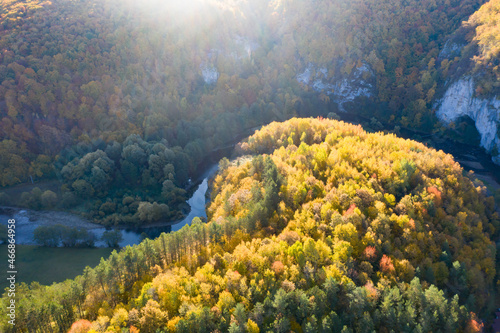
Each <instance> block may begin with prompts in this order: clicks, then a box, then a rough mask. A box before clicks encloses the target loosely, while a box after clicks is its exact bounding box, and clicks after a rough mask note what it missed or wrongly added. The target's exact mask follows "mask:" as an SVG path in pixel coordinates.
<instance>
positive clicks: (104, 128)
mask: <svg viewBox="0 0 500 333" xmlns="http://www.w3.org/2000/svg"><path fill="white" fill-rule="evenodd" d="M483 3H484V1H481V0H465V1H449V0H436V1H435V0H432V1H430V0H429V1H413V0H412V1H403V0H395V1H390V2H388V1H376V0H356V1H343V0H336V1H291V0H287V1H285V0H273V1H215V0H197V1H189V2H188V3H179V2H178V1H155V0H148V1H144V2H141V3H138V2H136V1H118V0H105V1H95V0H86V1H72V0H54V1H44V2H42V1H17V0H5V1H3V2H2V8H1V11H0V50H1V55H0V81H1V85H0V118H1V119H0V128H1V130H0V140H1V141H0V170H2V173H0V185H1V186H2V187H6V186H11V185H15V184H19V183H25V182H28V181H30V179H31V178H30V176H31V177H32V178H33V179H34V180H35V181H39V180H42V179H54V178H56V177H57V178H58V179H60V180H61V181H62V182H64V185H63V186H62V187H61V189H60V191H59V192H58V193H56V194H55V195H56V196H57V201H56V202H58V204H57V207H56V208H60V209H78V210H80V211H85V212H88V214H87V215H88V217H89V218H91V219H94V220H96V221H99V222H101V223H104V224H119V223H125V224H143V223H149V222H153V221H157V220H159V219H160V216H162V217H163V218H165V219H175V218H177V217H179V216H180V211H181V210H182V207H183V206H182V203H183V202H184V200H185V193H184V188H185V186H186V184H187V181H188V178H189V177H190V176H192V175H193V174H194V172H195V170H196V166H197V165H198V163H199V162H200V161H202V160H203V158H204V157H206V156H207V154H209V153H210V151H212V150H213V149H215V148H218V147H220V146H224V145H226V144H228V143H229V142H231V141H232V140H234V138H236V137H238V135H239V134H240V133H241V132H242V131H244V130H245V129H248V128H252V127H255V126H258V125H262V124H266V123H269V122H271V121H273V120H279V121H283V120H286V119H289V118H291V117H293V116H297V115H299V116H310V115H313V116H318V115H324V116H326V115H327V114H328V113H329V112H331V111H334V112H338V111H342V110H344V111H348V112H355V113H359V114H362V115H365V116H368V117H370V118H371V117H376V118H377V119H379V120H380V121H383V122H384V123H387V124H390V125H398V124H399V125H400V126H411V127H412V128H414V129H419V130H422V131H426V132H431V131H433V130H435V128H437V127H439V126H440V125H439V124H438V123H437V119H436V117H435V115H434V112H433V110H432V103H433V101H434V96H435V94H436V91H437V90H439V86H440V85H441V84H443V83H444V82H445V81H446V79H447V75H448V71H449V70H452V71H454V70H455V69H456V68H457V67H459V66H460V61H459V60H460V58H459V57H457V58H456V59H444V60H443V59H441V58H440V57H439V54H440V52H441V51H442V50H443V49H444V48H445V44H446V41H447V40H448V38H449V36H450V35H451V34H452V33H453V32H454V31H456V29H457V28H459V27H460V26H461V24H462V21H465V20H467V19H468V18H469V16H470V15H471V14H473V13H474V11H475V10H477V9H478V8H479V6H480V5H481V4H483ZM43 192H44V191H41V190H38V189H35V190H33V191H31V192H26V193H25V195H24V197H23V198H21V199H20V200H18V201H17V202H14V203H13V202H12V201H11V200H12V198H9V197H8V196H7V195H0V201H1V203H3V204H9V203H10V204H16V205H23V206H26V207H31V208H36V209H39V208H53V207H44V206H45V205H44V202H43V200H42V199H41V196H42V195H43V194H44V193H43ZM53 195H54V193H53V192H52V193H47V194H46V196H52V197H53ZM140 207H142V209H139V208H140Z"/></svg>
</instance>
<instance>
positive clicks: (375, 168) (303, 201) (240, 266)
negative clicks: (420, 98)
mask: <svg viewBox="0 0 500 333" xmlns="http://www.w3.org/2000/svg"><path fill="white" fill-rule="evenodd" d="M238 147H239V148H238V149H239V152H240V157H239V158H238V159H236V160H234V161H228V160H222V161H221V163H220V168H221V170H220V172H219V174H218V175H217V176H216V177H215V179H214V181H213V184H212V186H213V190H212V194H211V195H212V200H211V203H210V207H209V209H208V211H209V221H208V223H206V224H205V223H202V222H201V221H200V220H199V219H195V220H194V221H193V223H192V225H191V226H186V227H184V228H183V229H182V230H180V231H178V232H174V233H170V234H162V235H161V236H160V237H159V238H158V239H156V240H145V241H143V242H142V243H141V244H140V245H137V246H134V247H127V248H126V249H124V250H122V251H120V252H113V254H112V255H111V256H110V258H108V259H107V260H104V259H103V260H102V261H101V263H100V264H99V265H98V266H97V267H96V268H93V269H92V268H87V269H86V270H85V271H84V273H83V275H81V276H78V277H77V278H75V279H74V280H72V281H70V280H68V281H66V282H64V283H60V284H54V285H53V286H40V285H39V284H37V283H33V284H32V285H31V286H27V285H21V286H20V288H19V290H18V295H19V299H18V301H17V303H16V304H17V310H16V311H17V313H16V315H17V318H16V323H17V325H16V331H17V332H31V331H33V330H37V331H40V332H52V331H60V332H65V331H66V330H67V329H69V328H70V327H71V329H70V332H73V333H74V332H105V331H106V332H124V331H130V332H138V331H140V332H145V333H146V332H158V330H160V331H161V332H194V331H197V332H213V331H222V332H224V331H229V332H244V331H248V332H289V331H291V330H292V331H294V332H331V331H335V332H340V331H342V332H372V331H373V330H377V331H381V332H389V331H391V330H392V331H408V332H410V331H416V332H429V331H435V332H453V331H462V332H479V331H480V329H481V327H482V324H481V322H480V320H479V319H478V318H477V317H476V316H481V318H485V316H488V315H489V314H490V311H491V310H492V307H493V306H494V305H495V304H494V300H495V299H498V292H499V291H500V290H499V285H498V273H497V272H498V271H499V269H500V267H498V260H495V258H496V255H497V254H496V250H497V249H496V247H495V243H494V242H492V239H498V230H500V223H499V222H500V221H499V218H498V214H497V213H496V212H495V209H494V202H493V198H491V197H486V196H485V192H484V188H482V187H481V186H477V185H475V184H474V183H473V181H472V180H471V179H470V178H469V177H468V175H466V174H464V172H463V170H462V168H461V167H460V166H459V164H458V163H456V162H455V161H454V160H453V158H452V157H451V156H450V155H447V154H444V153H443V152H442V151H440V152H436V151H435V150H432V149H429V148H427V147H426V146H425V145H423V144H421V143H417V142H414V141H410V140H403V139H400V138H397V137H395V136H394V135H383V134H381V133H375V134H369V133H366V132H365V131H363V130H362V128H361V127H360V126H354V125H350V124H346V123H343V122H338V121H334V120H326V119H321V118H318V119H296V118H294V119H291V120H289V121H287V122H284V123H272V124H270V125H268V126H266V127H264V128H263V129H262V130H260V131H258V132H257V133H256V134H255V135H253V136H251V137H250V138H249V139H248V140H246V141H245V142H243V143H241V144H240V145H239V146H238ZM495 265H497V267H496V266H495ZM7 301H8V299H7V298H6V297H4V298H3V299H2V304H3V305H2V306H1V307H0V318H1V319H0V320H1V323H2V325H3V326H2V327H3V330H4V331H6V332H10V331H12V327H11V326H9V325H8V324H7V323H6V320H7V316H6V315H5V313H4V311H6V310H5V309H6V308H7V307H6V303H5V302H7Z"/></svg>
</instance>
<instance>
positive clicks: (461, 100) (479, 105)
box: [435, 0, 500, 164]
mask: <svg viewBox="0 0 500 333" xmlns="http://www.w3.org/2000/svg"><path fill="white" fill-rule="evenodd" d="M499 16H500V1H497V0H491V1H489V2H488V3H486V4H484V5H483V6H482V7H481V8H480V9H479V10H478V11H477V12H475V13H474V14H473V15H472V16H471V17H470V18H469V20H468V21H466V22H464V25H463V27H461V28H460V29H459V30H458V31H457V32H456V33H455V36H454V37H453V38H452V39H450V40H449V42H448V47H447V48H446V49H445V50H444V52H442V53H441V55H440V58H441V60H442V61H443V62H444V63H445V66H444V67H446V71H447V72H448V67H449V64H448V60H450V59H455V63H456V64H458V66H454V68H453V66H452V68H450V70H449V74H450V76H451V79H450V80H449V81H448V83H447V85H446V91H445V92H444V95H443V96H442V97H441V98H440V99H438V101H437V103H436V105H435V107H436V108H437V112H436V114H437V116H438V118H439V119H440V120H442V121H443V122H444V123H446V124H448V125H450V123H451V122H453V121H456V120H457V119H459V118H460V117H462V116H468V117H470V118H471V119H472V120H473V121H474V122H475V125H476V128H477V130H478V132H479V133H480V135H481V146H482V147H484V148H485V149H486V150H487V151H488V152H490V153H491V154H492V157H493V161H494V162H495V163H497V164H500V157H499V147H500V146H499V144H500V138H499V135H498V128H499V124H500V118H499V111H500V100H499V99H498V94H499V93H500V89H499V83H498V82H499V81H498V79H499V75H500V72H499V69H498V64H499V62H498V59H499V58H498V56H499V47H498V45H499V40H500V37H499V36H500V33H499V29H500V26H499V25H498V17H499ZM442 64H443V63H442ZM442 67H443V66H442Z"/></svg>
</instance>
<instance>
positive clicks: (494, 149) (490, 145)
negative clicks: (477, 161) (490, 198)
mask: <svg viewBox="0 0 500 333" xmlns="http://www.w3.org/2000/svg"><path fill="white" fill-rule="evenodd" d="M436 107H437V116H438V118H439V119H440V120H441V121H443V122H444V123H445V124H449V123H451V122H452V121H455V120H456V119H458V118H459V117H462V116H468V117H470V118H471V119H472V120H473V121H474V122H475V124H476V128H477V130H478V132H479V134H480V135H481V146H482V147H484V148H485V149H486V150H487V151H488V152H490V153H493V155H494V156H493V157H492V159H493V162H495V163H496V164H500V156H499V155H496V154H497V153H498V150H499V148H500V138H499V137H498V134H497V129H498V124H499V123H500V117H499V114H498V113H499V111H500V100H499V99H497V98H496V97H491V98H488V99H484V98H477V97H475V96H474V79H473V78H472V77H464V78H462V79H460V80H458V81H456V82H454V83H452V84H451V85H450V86H449V87H448V89H447V90H446V92H445V94H444V96H443V97H442V98H441V99H440V100H439V101H438V102H437V103H436Z"/></svg>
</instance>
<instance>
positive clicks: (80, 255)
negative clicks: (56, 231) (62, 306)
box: [0, 245, 112, 291]
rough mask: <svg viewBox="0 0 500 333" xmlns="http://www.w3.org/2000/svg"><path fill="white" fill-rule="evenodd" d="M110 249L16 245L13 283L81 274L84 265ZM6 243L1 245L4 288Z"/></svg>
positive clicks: (0, 278) (49, 281)
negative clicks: (15, 270) (15, 273)
mask: <svg viewBox="0 0 500 333" xmlns="http://www.w3.org/2000/svg"><path fill="white" fill-rule="evenodd" d="M111 251H112V249H110V248H93V249H87V248H83V249H82V248H47V247H39V246H36V245H18V246H17V247H16V269H17V276H16V282H26V283H31V282H33V281H38V282H40V283H41V284H45V285H50V284H52V283H53V282H61V281H64V280H66V279H72V278H74V277H75V276H77V275H80V274H82V272H83V269H84V268H85V266H91V267H94V266H96V265H97V264H98V263H99V261H100V260H101V258H102V257H105V258H107V257H108V256H109V255H110V253H111ZM7 265H8V262H7V245H0V269H1V273H0V288H1V290H2V291H3V289H4V288H5V287H7V280H6V275H7V270H8V269H7V267H8V266H7Z"/></svg>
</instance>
